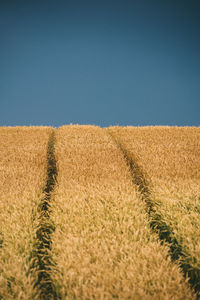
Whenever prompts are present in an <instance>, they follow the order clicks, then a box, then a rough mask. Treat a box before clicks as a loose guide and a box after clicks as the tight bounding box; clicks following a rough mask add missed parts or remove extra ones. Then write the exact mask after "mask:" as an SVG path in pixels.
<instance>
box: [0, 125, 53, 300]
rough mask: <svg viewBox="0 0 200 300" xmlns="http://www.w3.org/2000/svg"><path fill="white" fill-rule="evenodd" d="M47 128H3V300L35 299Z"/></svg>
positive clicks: (0, 290) (0, 221)
mask: <svg viewBox="0 0 200 300" xmlns="http://www.w3.org/2000/svg"><path fill="white" fill-rule="evenodd" d="M49 133H50V129H49V128H48V127H14V128H9V127H1V128H0V178H1V180H0V235H1V248H0V261H1V265H0V299H5V300H7V299H15V300H16V299H24V300H27V299H35V298H37V290H36V288H35V279H36V277H37V274H36V273H37V270H34V269H32V270H31V264H32V258H31V253H32V251H33V248H34V245H35V240H36V229H37V227H38V222H39V216H38V205H39V203H40V201H41V199H42V198H43V197H44V193H43V191H42V190H43V188H44V186H45V182H46V167H47V157H46V155H47V143H48V138H49Z"/></svg>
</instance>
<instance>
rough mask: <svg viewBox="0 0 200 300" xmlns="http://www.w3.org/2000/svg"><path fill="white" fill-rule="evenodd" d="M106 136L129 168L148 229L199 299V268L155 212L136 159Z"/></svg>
mask: <svg viewBox="0 0 200 300" xmlns="http://www.w3.org/2000/svg"><path fill="white" fill-rule="evenodd" d="M108 134H109V135H110V136H111V137H112V139H113V141H114V142H115V144H116V145H117V147H118V148H119V149H120V151H121V152H122V154H123V156H124V159H125V161H126V164H127V167H128V168H129V171H130V174H131V178H132V182H133V184H134V185H136V186H137V188H138V191H139V192H140V195H141V198H142V200H143V201H144V202H145V203H146V210H147V214H148V216H149V220H150V227H151V228H152V230H153V231H154V232H156V233H157V234H158V235H159V238H160V240H161V243H162V242H167V243H168V245H169V249H170V256H171V259H172V260H173V261H178V262H179V265H180V267H181V269H182V271H183V273H184V276H185V277H188V278H189V282H190V284H191V286H192V288H194V290H195V292H196V293H197V299H200V268H194V267H193V266H192V265H191V264H190V261H195V258H193V257H191V256H190V255H189V254H187V253H185V252H184V251H183V248H182V245H181V244H180V243H178V241H177V239H176V237H175V234H174V232H173V229H172V228H171V227H170V226H169V225H167V224H166V223H165V221H164V220H163V219H162V216H161V215H160V214H159V213H158V212H157V210H156V204H155V203H154V202H153V201H152V200H151V192H150V186H151V183H150V182H148V181H147V179H146V178H145V175H144V174H143V171H142V169H141V168H140V166H139V165H138V163H137V161H136V159H135V160H133V159H132V157H131V155H130V154H129V153H128V151H127V150H126V149H125V147H123V145H122V144H121V143H120V141H119V139H118V138H117V137H116V136H114V135H113V134H112V133H111V132H109V129H108ZM188 258H190V259H189V261H188Z"/></svg>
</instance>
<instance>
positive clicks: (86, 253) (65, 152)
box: [51, 125, 195, 299]
mask: <svg viewBox="0 0 200 300" xmlns="http://www.w3.org/2000/svg"><path fill="white" fill-rule="evenodd" d="M55 155H56V160H57V169H58V175H57V185H56V187H55V189H54V192H53V194H52V195H51V197H52V202H51V219H52V221H53V223H54V225H55V231H54V232H53V233H52V235H51V240H52V249H51V252H52V258H53V260H54V262H55V263H56V267H55V268H56V269H55V272H54V267H53V266H52V280H53V281H54V282H55V283H56V288H57V293H59V295H60V297H61V298H62V299H113V298H116V299H152V298H153V299H195V296H194V295H193V294H192V292H191V290H190V287H189V285H188V283H187V282H186V280H185V279H184V277H183V275H182V273H181V271H180V269H179V267H178V265H177V264H175V263H173V262H172V261H171V259H170V257H169V254H168V253H169V248H168V246H166V245H161V244H160V241H159V238H158V236H157V234H154V233H152V231H151V228H150V225H149V220H148V218H147V215H146V212H145V210H146V205H145V203H144V201H142V196H141V193H140V192H138V190H137V187H136V185H133V182H132V177H131V174H130V171H129V168H128V167H127V165H126V162H125V159H124V156H123V154H122V152H121V151H120V149H119V148H118V147H117V146H116V144H115V142H114V141H113V140H112V138H111V137H110V136H109V134H107V131H106V130H104V129H100V128H99V127H94V126H78V125H77V126H72V125H71V126H63V127H61V128H59V129H58V130H57V131H56V144H55Z"/></svg>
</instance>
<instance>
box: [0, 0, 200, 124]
mask: <svg viewBox="0 0 200 300" xmlns="http://www.w3.org/2000/svg"><path fill="white" fill-rule="evenodd" d="M69 123H75V124H77V123H78V124H96V125H100V126H109V125H133V126H137V125H178V126H182V125H189V126H191V125H194V126H199V125H200V1H199V0H188V1H185V0H180V1H178V0H166V1H161V0H157V1H151V0H146V1H145V0H138V1H134V0H132V1H131V0H130V1H128V0H127V1H126V0H121V1H117V0H115V1H114V0H113V1H109V0H107V1H103V0H101V1H94V0H93V1H83V0H82V1H76V0H73V1H67V0H65V1H61V0H54V1H52V0H46V1H45V0H38V1H37V0H34V1H31V0H29V1H27V0H26V1H20V0H18V1H16V0H15V1H14V0H13V1H10V0H4V1H3V0H0V126H3V125H6V126H15V125H53V126H60V125H63V124H69Z"/></svg>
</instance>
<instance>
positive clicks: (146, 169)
mask: <svg viewBox="0 0 200 300" xmlns="http://www.w3.org/2000/svg"><path fill="white" fill-rule="evenodd" d="M108 131H109V132H110V133H111V134H112V136H113V137H114V138H115V139H116V140H117V141H118V142H119V143H120V144H121V146H122V148H123V149H125V150H126V151H128V155H129V156H130V158H131V159H132V161H133V162H135V163H136V164H138V165H139V166H140V169H141V170H142V173H143V174H144V177H145V178H146V179H147V181H148V185H149V190H150V192H151V200H152V202H153V203H155V204H156V210H157V212H158V213H159V215H160V216H161V217H162V220H163V221H164V222H165V223H166V224H168V225H169V226H170V227H171V228H172V230H173V233H174V235H175V237H176V239H177V241H178V243H179V244H180V245H181V247H182V249H183V250H182V252H183V254H184V255H186V259H187V262H188V261H189V263H190V265H191V266H192V268H193V269H194V270H200V239H199V228H200V189H199V186H200V172H199V171H200V128H198V127H181V128H179V127H142V128H137V127H123V128H122V127H110V128H109V129H108ZM195 272H196V271H195ZM198 276H199V275H198Z"/></svg>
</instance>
